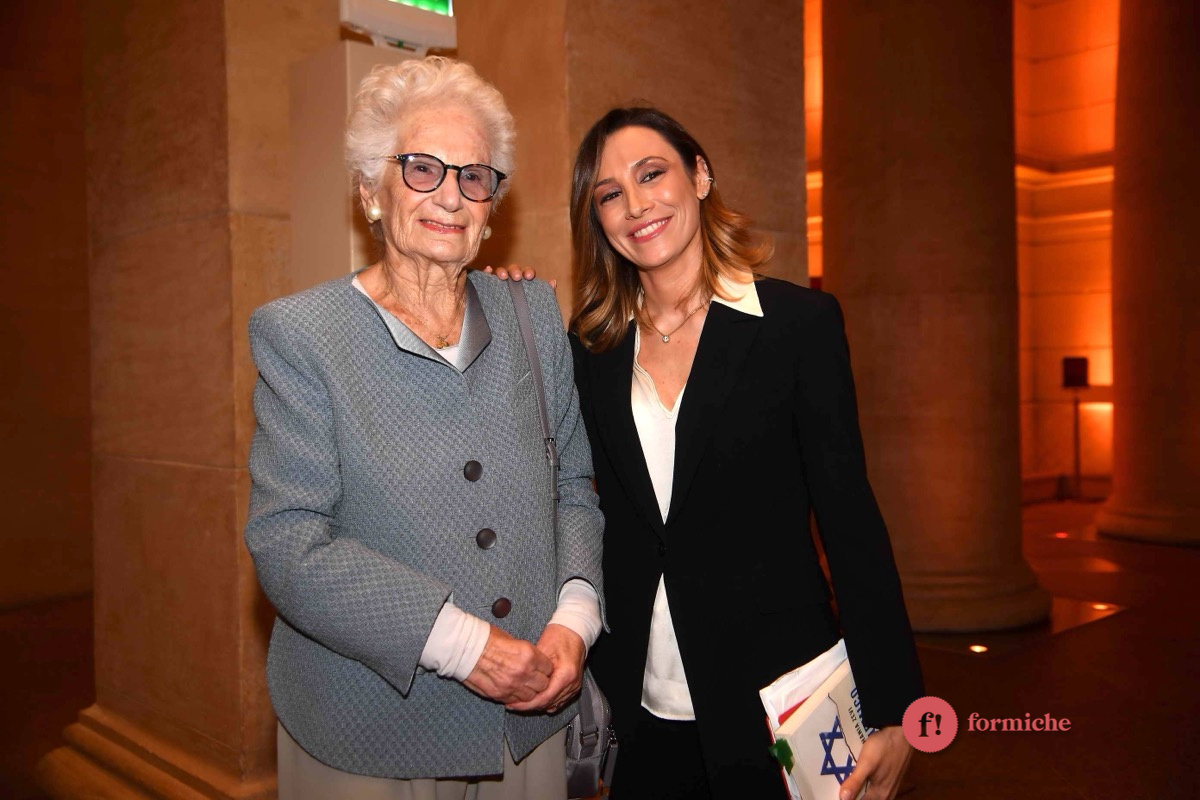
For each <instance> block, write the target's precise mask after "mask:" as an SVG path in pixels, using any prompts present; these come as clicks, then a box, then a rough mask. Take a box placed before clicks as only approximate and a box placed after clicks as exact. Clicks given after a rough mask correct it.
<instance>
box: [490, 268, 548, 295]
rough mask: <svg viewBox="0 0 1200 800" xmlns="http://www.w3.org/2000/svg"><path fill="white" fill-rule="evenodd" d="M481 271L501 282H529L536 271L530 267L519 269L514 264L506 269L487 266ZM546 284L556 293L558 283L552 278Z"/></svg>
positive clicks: (535, 274)
mask: <svg viewBox="0 0 1200 800" xmlns="http://www.w3.org/2000/svg"><path fill="white" fill-rule="evenodd" d="M483 271H484V272H486V273H487V274H488V275H495V276H496V277H497V278H499V279H500V280H502V281H519V280H527V281H531V280H533V279H534V278H536V277H537V271H536V270H534V269H533V268H532V267H526V268H525V269H521V268H520V267H518V266H517V265H516V264H509V265H508V266H507V267H492V266H487V267H484V268H483ZM547 282H548V283H549V284H550V288H551V289H554V290H555V291H558V281H556V280H555V279H554V278H551V279H550V280H549V281H547Z"/></svg>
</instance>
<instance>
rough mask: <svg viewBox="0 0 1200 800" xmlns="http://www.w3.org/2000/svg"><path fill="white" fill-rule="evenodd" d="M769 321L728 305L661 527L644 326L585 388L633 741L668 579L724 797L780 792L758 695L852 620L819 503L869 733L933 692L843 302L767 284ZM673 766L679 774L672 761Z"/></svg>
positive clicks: (703, 359)
mask: <svg viewBox="0 0 1200 800" xmlns="http://www.w3.org/2000/svg"><path fill="white" fill-rule="evenodd" d="M756 287H757V290H758V295H759V301H760V303H761V305H762V309H763V314H764V316H763V317H761V318H760V317H755V316H752V315H748V314H744V313H742V312H739V311H736V310H734V309H732V308H730V307H728V306H725V305H722V304H720V303H713V304H712V306H711V307H710V308H709V311H708V317H707V319H706V320H705V323H704V329H703V332H702V334H701V336H700V343H699V347H698V349H697V351H696V358H695V362H694V363H693V366H692V371H691V375H690V377H689V378H688V384H687V391H686V393H685V395H684V399H683V404H682V406H681V407H680V411H679V416H678V419H677V422H676V434H675V435H676V452H675V477H674V483H673V486H672V494H671V508H670V511H669V514H668V517H667V521H666V524H664V523H663V521H662V516H661V514H660V513H659V510H658V503H657V501H656V499H655V495H654V490H653V488H652V486H651V483H650V476H649V472H648V471H647V468H646V462H645V459H644V457H643V455H642V451H641V445H640V443H639V440H638V434H637V429H636V427H635V426H634V421H633V413H632V410H631V406H630V387H631V381H632V375H633V341H634V329H633V323H632V322H631V323H630V327H629V330H628V333H627V334H626V336H625V338H624V340H623V341H622V342H621V344H620V345H619V346H618V347H616V348H615V349H613V350H610V351H608V352H606V353H600V354H593V353H590V352H588V351H587V350H585V349H584V348H583V347H582V345H581V344H580V343H579V341H578V339H576V338H575V337H572V345H573V347H574V350H575V381H576V384H577V385H578V387H579V395H580V401H581V406H582V409H583V415H584V420H585V423H586V425H587V429H588V435H589V438H590V439H591V443H592V453H593V461H594V465H595V469H596V482H597V488H598V490H599V494H600V507H601V509H602V510H603V511H604V516H605V520H606V527H605V539H604V582H605V587H606V596H607V611H608V621H609V624H610V626H611V629H612V633H611V634H606V635H605V636H603V637H601V641H600V642H598V643H597V646H596V648H595V650H594V651H593V659H592V666H593V669H594V672H595V674H596V677H597V680H598V681H599V682H600V683H601V686H602V688H603V689H604V691H605V693H606V694H607V695H608V697H609V700H610V702H611V703H612V705H613V714H614V723H615V727H616V729H617V733H618V735H619V734H620V731H621V727H622V725H623V724H628V723H627V721H631V720H633V719H634V718H635V715H636V713H637V709H638V707H639V706H640V703H641V691H642V678H643V669H644V666H645V659H646V648H647V644H648V642H649V634H650V614H651V610H652V606H653V600H654V595H655V592H656V590H657V587H658V579H659V575H660V574H662V575H665V582H666V591H667V597H668V600H669V602H670V606H671V618H672V621H673V622H674V625H675V632H676V635H677V637H678V640H679V650H680V653H681V654H682V657H683V664H684V670H685V672H686V674H687V679H688V686H689V688H690V690H691V695H692V701H693V705H694V707H695V711H696V721H697V724H698V730H699V735H700V739H701V743H702V747H703V750H704V756H705V761H706V764H707V768H708V771H709V778H710V781H711V784H712V786H713V789H714V791H715V793H716V794H715V796H716V797H736V798H739V799H740V798H745V797H772V796H779V797H783V796H785V793H784V791H783V788H782V787H783V784H782V781H781V780H780V778H779V774H778V768H777V767H776V766H775V765H774V764H773V763H772V762H771V760H770V757H769V756H768V755H767V749H766V748H767V745H768V744H769V743H770V739H769V736H768V734H767V730H766V725H765V722H764V719H765V714H764V712H763V708H762V704H761V702H760V700H759V697H758V690H759V689H760V688H761V687H762V686H765V685H766V684H767V683H769V682H771V681H772V680H774V679H775V678H777V677H779V675H781V674H782V673H784V672H786V671H787V670H790V669H792V668H794V667H796V666H799V665H800V664H803V663H804V662H806V661H808V660H809V659H811V658H813V657H814V656H816V655H818V654H820V653H821V652H823V651H824V650H826V649H828V648H829V647H830V646H832V645H833V644H834V643H835V642H836V641H837V638H838V636H839V620H838V618H836V617H835V615H834V612H833V609H832V607H831V603H830V599H831V598H830V589H829V586H828V583H827V582H826V580H825V577H824V573H823V572H822V570H821V566H820V562H819V560H818V556H817V550H816V547H815V545H814V543H813V540H812V537H811V536H810V527H809V513H810V510H811V511H813V512H815V515H816V520H817V526H818V529H819V531H820V535H821V541H822V544H823V546H824V549H825V553H826V556H827V559H828V563H829V567H830V574H831V576H832V578H833V590H834V592H835V593H836V596H837V607H838V613H839V614H840V628H841V631H842V632H844V635H845V637H846V645H847V648H848V650H849V654H850V660H851V664H852V665H853V667H854V672H855V677H856V679H857V681H858V686H859V693H860V696H861V698H862V702H863V716H864V719H865V721H866V722H867V724H869V725H873V726H876V727H882V726H885V725H896V724H899V723H900V721H901V718H902V717H903V714H904V710H905V708H907V706H908V704H909V703H910V702H911V701H912V700H914V699H916V698H917V697H920V696H921V695H922V693H923V687H922V681H921V672H920V666H919V664H918V662H917V657H916V650H915V647H914V644H913V640H912V631H911V629H910V627H909V622H908V616H907V613H906V611H905V608H904V600H903V597H902V595H901V591H900V580H899V577H898V575H897V572H896V566H895V561H894V559H893V557H892V550H891V545H890V544H889V542H888V536H887V530H886V529H885V527H884V523H883V518H882V517H881V515H880V513H879V508H878V506H877V505H876V502H875V498H874V495H873V494H872V492H871V488H870V486H869V485H868V483H867V475H866V465H865V463H864V459H863V447H862V437H861V435H860V433H859V427H858V411H857V406H856V401H855V394H854V381H853V377H852V375H851V372H850V355H849V349H848V347H847V343H846V337H845V333H844V330H843V322H842V313H841V309H840V307H839V306H838V303H837V301H836V300H835V299H834V298H833V296H832V295H829V294H825V293H822V292H818V291H813V290H810V289H805V288H802V287H799V286H795V285H793V284H790V283H787V282H785V281H780V280H773V279H764V280H761V281H759V282H758V283H757V284H756ZM664 768H666V769H669V766H666V765H664Z"/></svg>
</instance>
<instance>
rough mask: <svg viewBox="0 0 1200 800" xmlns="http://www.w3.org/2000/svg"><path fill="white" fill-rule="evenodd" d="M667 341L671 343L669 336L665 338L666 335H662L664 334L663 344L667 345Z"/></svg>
mask: <svg viewBox="0 0 1200 800" xmlns="http://www.w3.org/2000/svg"><path fill="white" fill-rule="evenodd" d="M669 341H671V337H670V336H667V335H666V334H665V333H664V334H663V344H666V343H667V342H669Z"/></svg>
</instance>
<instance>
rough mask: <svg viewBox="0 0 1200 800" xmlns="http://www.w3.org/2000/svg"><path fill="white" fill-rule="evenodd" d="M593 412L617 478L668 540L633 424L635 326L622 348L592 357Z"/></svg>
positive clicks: (635, 503) (655, 529)
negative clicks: (631, 394) (631, 395)
mask: <svg viewBox="0 0 1200 800" xmlns="http://www.w3.org/2000/svg"><path fill="white" fill-rule="evenodd" d="M590 360H591V363H592V364H593V372H594V380H593V381H592V382H591V383H592V387H593V388H592V395H593V409H594V413H595V416H596V421H597V422H598V423H599V427H600V435H601V437H602V438H603V440H604V441H603V444H604V448H605V450H606V451H607V452H608V453H609V454H610V456H611V457H612V459H613V462H614V463H613V466H614V469H615V472H616V474H617V479H618V480H619V481H620V482H621V484H622V485H623V486H624V487H625V491H626V493H627V494H628V495H629V497H630V499H631V500H632V501H633V504H634V506H635V507H636V508H637V510H638V512H639V513H640V514H641V515H642V516H643V517H644V518H645V519H646V522H647V523H649V525H650V527H651V528H652V529H653V530H654V533H655V535H656V536H658V538H659V539H661V540H665V537H666V526H665V525H664V524H663V518H662V514H661V512H659V510H658V500H657V498H656V497H655V494H654V484H652V483H651V482H650V471H649V470H648V469H647V467H646V457H645V455H643V453H642V444H641V440H640V439H639V438H638V432H637V426H636V425H635V424H634V421H633V407H632V405H631V403H630V394H629V393H630V391H631V389H632V384H633V323H632V322H630V323H629V330H628V332H627V333H626V335H625V339H624V340H623V341H622V342H621V344H620V345H618V346H617V347H615V348H613V349H612V350H609V351H608V352H606V353H600V354H598V355H593V356H592V357H591V359H590Z"/></svg>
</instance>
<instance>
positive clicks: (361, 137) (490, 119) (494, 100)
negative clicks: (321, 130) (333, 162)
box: [346, 56, 517, 228]
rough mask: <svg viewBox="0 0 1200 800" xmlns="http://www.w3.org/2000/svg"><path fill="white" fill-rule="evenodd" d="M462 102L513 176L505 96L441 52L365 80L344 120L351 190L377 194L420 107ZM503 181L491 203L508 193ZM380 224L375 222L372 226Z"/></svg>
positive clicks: (497, 162) (512, 129) (495, 159)
mask: <svg viewBox="0 0 1200 800" xmlns="http://www.w3.org/2000/svg"><path fill="white" fill-rule="evenodd" d="M441 105H458V106H460V107H461V108H463V109H465V110H466V111H467V112H468V113H469V114H471V115H472V116H473V117H475V119H476V120H477V121H478V122H479V126H480V127H481V128H482V129H483V132H484V136H485V138H486V139H487V142H488V147H489V149H490V150H491V153H490V155H489V161H490V165H489V166H492V167H495V168H496V169H498V170H500V171H501V172H503V173H504V174H505V175H507V176H509V178H510V179H511V177H512V174H513V170H514V166H515V165H514V163H513V153H514V150H515V144H516V138H517V132H516V126H515V125H514V124H513V118H512V114H511V113H509V110H508V106H506V105H505V103H504V97H503V96H502V95H501V94H500V92H499V90H497V89H496V87H495V86H492V85H491V84H490V83H488V82H487V81H485V80H484V79H483V78H481V77H480V76H479V73H478V72H476V71H475V69H474V67H472V66H471V65H470V64H466V63H464V62H462V61H455V60H453V59H450V58H443V57H442V56H429V57H428V58H422V59H413V60H411V61H403V62H401V63H399V64H396V65H382V64H381V65H380V66H377V67H375V69H373V70H371V74H370V75H368V76H367V77H365V78H363V81H362V83H361V84H360V85H359V88H358V94H357V95H356V96H355V98H354V106H353V108H352V109H351V110H350V116H349V117H348V118H347V120H346V167H347V169H349V170H350V178H351V182H352V184H353V189H354V191H355V194H356V195H357V193H358V189H359V188H360V187H361V188H364V189H366V190H367V192H368V193H372V194H373V193H374V192H375V190H376V189H377V188H378V187H379V180H380V178H381V177H382V175H383V170H384V169H385V168H386V167H387V166H388V164H389V163H390V162H389V161H387V160H386V157H387V156H390V155H395V154H396V150H395V148H396V135H397V127H398V126H399V125H401V124H403V122H404V120H405V118H406V117H410V116H412V114H414V113H415V112H417V111H420V110H422V109H426V108H430V107H437V106H441ZM509 183H511V180H507V181H501V182H500V188H499V189H498V190H497V191H496V196H495V197H494V198H493V199H492V202H493V203H498V202H499V201H500V199H501V198H503V197H504V195H505V194H507V193H508V189H509ZM378 225H379V223H373V224H372V228H375V227H378Z"/></svg>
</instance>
